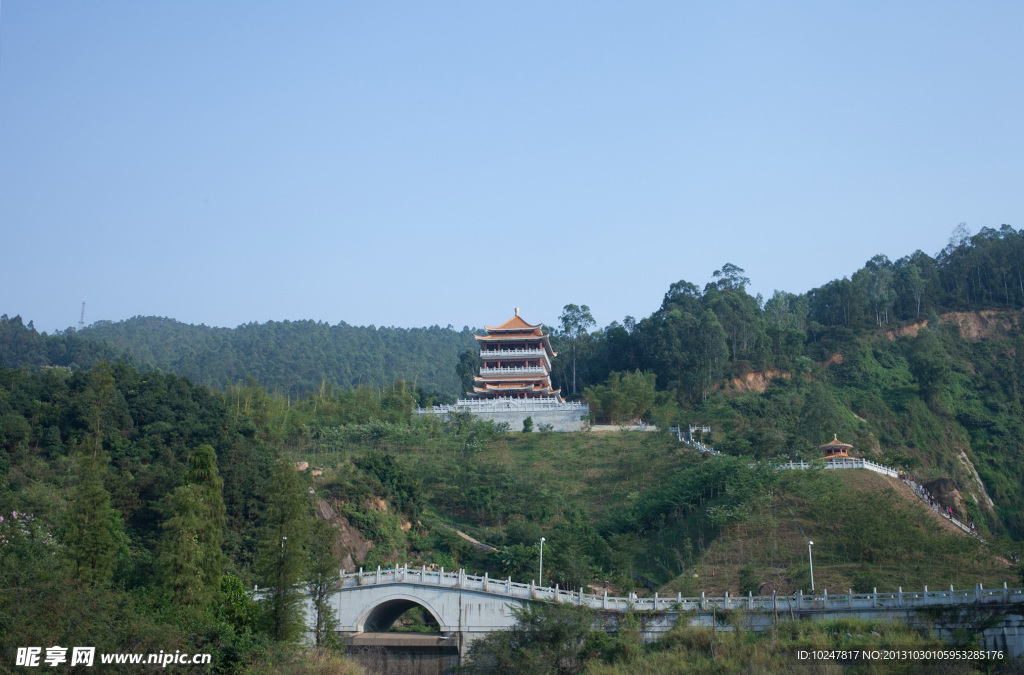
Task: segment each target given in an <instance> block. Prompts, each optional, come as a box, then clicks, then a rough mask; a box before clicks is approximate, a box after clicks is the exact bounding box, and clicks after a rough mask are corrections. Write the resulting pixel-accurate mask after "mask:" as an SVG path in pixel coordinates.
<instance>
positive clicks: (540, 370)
mask: <svg viewBox="0 0 1024 675" xmlns="http://www.w3.org/2000/svg"><path fill="white" fill-rule="evenodd" d="M547 374H548V370H547V368H545V367H544V366H508V367H505V366H502V367H501V368H481V369H480V375H481V376H484V375H547Z"/></svg>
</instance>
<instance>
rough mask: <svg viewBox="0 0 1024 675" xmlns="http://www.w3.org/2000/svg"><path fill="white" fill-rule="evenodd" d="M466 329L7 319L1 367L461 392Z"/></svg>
mask: <svg viewBox="0 0 1024 675" xmlns="http://www.w3.org/2000/svg"><path fill="white" fill-rule="evenodd" d="M473 344H474V341H473V337H472V331H471V330H470V329H469V328H463V329H462V330H461V331H456V330H454V329H452V328H451V327H448V328H441V327H439V326H432V327H430V328H390V327H381V328H376V327H374V326H350V325H348V324H346V323H344V322H342V323H339V324H337V325H335V326H331V325H328V324H326V323H322V322H316V321H268V322H267V323H263V324H257V323H249V324H245V325H242V326H239V327H237V328H211V327H209V326H204V325H199V326H194V325H191V324H186V323H182V322H180V321H175V320H173V319H166V318H160V317H134V318H132V319H128V320H127V321H117V322H112V321H98V322H96V323H94V324H92V325H91V326H89V327H87V328H85V329H84V330H82V331H78V332H77V333H76V332H73V331H66V332H58V333H55V334H53V335H47V334H45V333H41V334H40V333H37V332H36V331H35V329H34V328H33V327H32V325H31V323H30V324H29V325H28V326H25V325H24V324H23V322H22V320H21V318H20V317H14V318H7V317H6V316H4V317H3V318H2V319H0V366H3V367H7V368H24V367H29V368H38V367H41V366H53V365H57V366H70V367H72V368H75V367H79V366H80V367H83V368H88V367H91V366H93V365H95V364H96V363H98V362H99V361H100V360H106V361H111V362H113V361H117V360H119V359H121V358H123V359H124V360H126V361H127V362H129V363H131V364H133V365H135V366H136V367H138V368H141V369H144V370H149V369H159V370H163V371H165V372H172V373H175V374H177V375H181V376H184V377H188V378H189V379H190V380H191V381H193V382H195V383H196V384H205V385H208V386H211V387H215V388H217V389H223V388H224V387H225V386H227V385H229V384H232V383H237V382H241V381H245V380H246V379H247V378H250V377H251V378H254V379H255V380H256V381H257V382H259V384H260V385H261V386H263V387H266V388H267V389H269V390H271V391H279V392H281V393H283V394H287V395H290V396H292V397H293V398H294V397H296V396H299V395H301V394H303V393H305V392H307V391H312V390H317V389H319V388H320V387H321V385H322V384H324V383H326V384H327V385H328V386H331V385H334V386H340V387H342V388H343V389H347V388H350V387H358V386H360V385H367V386H371V387H382V386H385V385H389V384H391V383H392V382H394V381H396V380H406V381H408V382H410V383H415V384H416V387H417V388H418V389H419V390H422V391H437V392H441V393H442V394H444V395H446V396H454V395H456V394H457V393H458V392H459V390H460V383H459V379H458V377H457V376H456V374H455V366H456V363H457V362H458V356H459V354H460V353H461V352H463V351H465V350H466V349H469V348H471V347H472V346H473Z"/></svg>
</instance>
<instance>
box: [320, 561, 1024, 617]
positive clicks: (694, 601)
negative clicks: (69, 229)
mask: <svg viewBox="0 0 1024 675" xmlns="http://www.w3.org/2000/svg"><path fill="white" fill-rule="evenodd" d="M386 584H413V585H417V586H434V587H437V586H441V587H448V588H452V589H457V590H463V591H476V592H481V593H488V594H491V595H498V596H502V597H506V598H511V599H516V600H544V601H549V602H559V603H568V604H574V605H586V606H587V607H591V608H593V609H600V610H607V611H613V612H625V611H652V612H692V611H711V610H713V609H718V610H726V611H728V610H731V609H744V610H747V611H752V612H783V611H786V612H788V611H789V610H790V609H791V608H792V609H793V610H795V611H809V610H822V611H826V610H827V611H834V610H844V609H845V610H876V609H900V608H904V607H910V608H913V607H931V606H942V605H1011V604H1017V603H1022V602H1024V588H1008V587H1007V586H1006V584H1003V587H1002V588H994V589H990V588H984V587H983V586H982V585H981V584H977V585H976V586H975V587H974V588H973V589H969V590H955V589H954V588H953V587H952V586H950V587H949V588H948V589H942V590H932V591H929V590H928V587H927V586H925V588H924V590H922V591H904V590H903V589H902V588H900V589H899V590H897V592H895V593H878V592H872V593H851V592H845V593H829V592H828V591H825V592H823V593H821V594H815V595H804V594H803V593H802V592H800V593H796V594H794V595H774V596H755V595H752V594H748V595H746V596H730V595H729V594H728V593H727V594H725V595H724V596H716V597H709V596H705V595H704V594H703V593H702V594H701V596H700V597H699V598H697V597H692V598H684V597H683V596H682V595H679V594H677V595H674V596H666V597H660V596H658V595H657V594H655V596H654V597H653V598H638V597H637V596H636V595H632V594H631V595H630V596H628V597H609V596H608V594H607V593H605V594H602V595H598V594H595V593H584V592H583V589H579V590H566V589H560V588H558V586H557V585H556V586H555V587H554V588H552V587H548V586H536V585H534V584H532V583H530V584H521V583H517V582H513V581H512V579H511V578H509V579H488V578H487V575H484V576H482V577H480V576H474V575H470V574H466V571H465V570H461V569H460V570H458V571H454V572H445V571H444V570H443V569H442V570H441V571H439V572H435V571H429V570H426V569H424V568H420V569H416V568H410V567H408V566H406V567H399V568H397V569H392V570H381V569H380V568H378V569H377V570H376V571H370V572H364V571H362V570H360V571H359V572H357V573H354V574H342V575H341V578H340V588H341V590H342V591H344V589H346V588H355V587H361V586H371V585H386Z"/></svg>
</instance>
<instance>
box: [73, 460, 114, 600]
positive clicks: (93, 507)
mask: <svg viewBox="0 0 1024 675" xmlns="http://www.w3.org/2000/svg"><path fill="white" fill-rule="evenodd" d="M78 466H79V481H78V487H77V488H75V495H74V498H73V499H72V501H71V504H70V506H69V508H68V515H67V544H68V553H69V556H70V558H71V563H72V573H73V574H74V577H75V579H76V580H77V581H78V582H79V583H80V584H81V585H83V586H87V587H91V588H97V587H103V586H106V585H107V584H109V583H110V578H111V576H112V575H113V573H114V552H115V550H114V534H115V530H114V528H115V526H116V525H117V522H118V518H117V514H116V512H115V511H114V509H113V508H112V507H111V506H110V493H109V492H107V488H106V487H105V486H104V485H103V476H104V474H105V473H106V470H107V457H106V455H105V454H103V453H102V452H99V451H97V452H96V453H95V454H89V453H86V454H83V455H81V456H80V457H79V461H78Z"/></svg>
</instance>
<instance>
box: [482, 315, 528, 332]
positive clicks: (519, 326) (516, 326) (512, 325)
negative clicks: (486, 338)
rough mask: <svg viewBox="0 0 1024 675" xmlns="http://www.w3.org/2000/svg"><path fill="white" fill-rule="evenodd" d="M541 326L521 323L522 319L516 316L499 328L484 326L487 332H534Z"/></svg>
mask: <svg viewBox="0 0 1024 675" xmlns="http://www.w3.org/2000/svg"><path fill="white" fill-rule="evenodd" d="M541 325H542V324H539V323H538V324H537V325H534V324H532V323H526V322H525V321H523V317H521V316H519V315H518V314H516V315H515V316H513V317H512V318H511V319H509V320H508V321H506V322H505V323H503V324H501V325H500V326H484V328H486V329H487V330H488V331H492V330H536V331H539V330H540V328H541Z"/></svg>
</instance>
